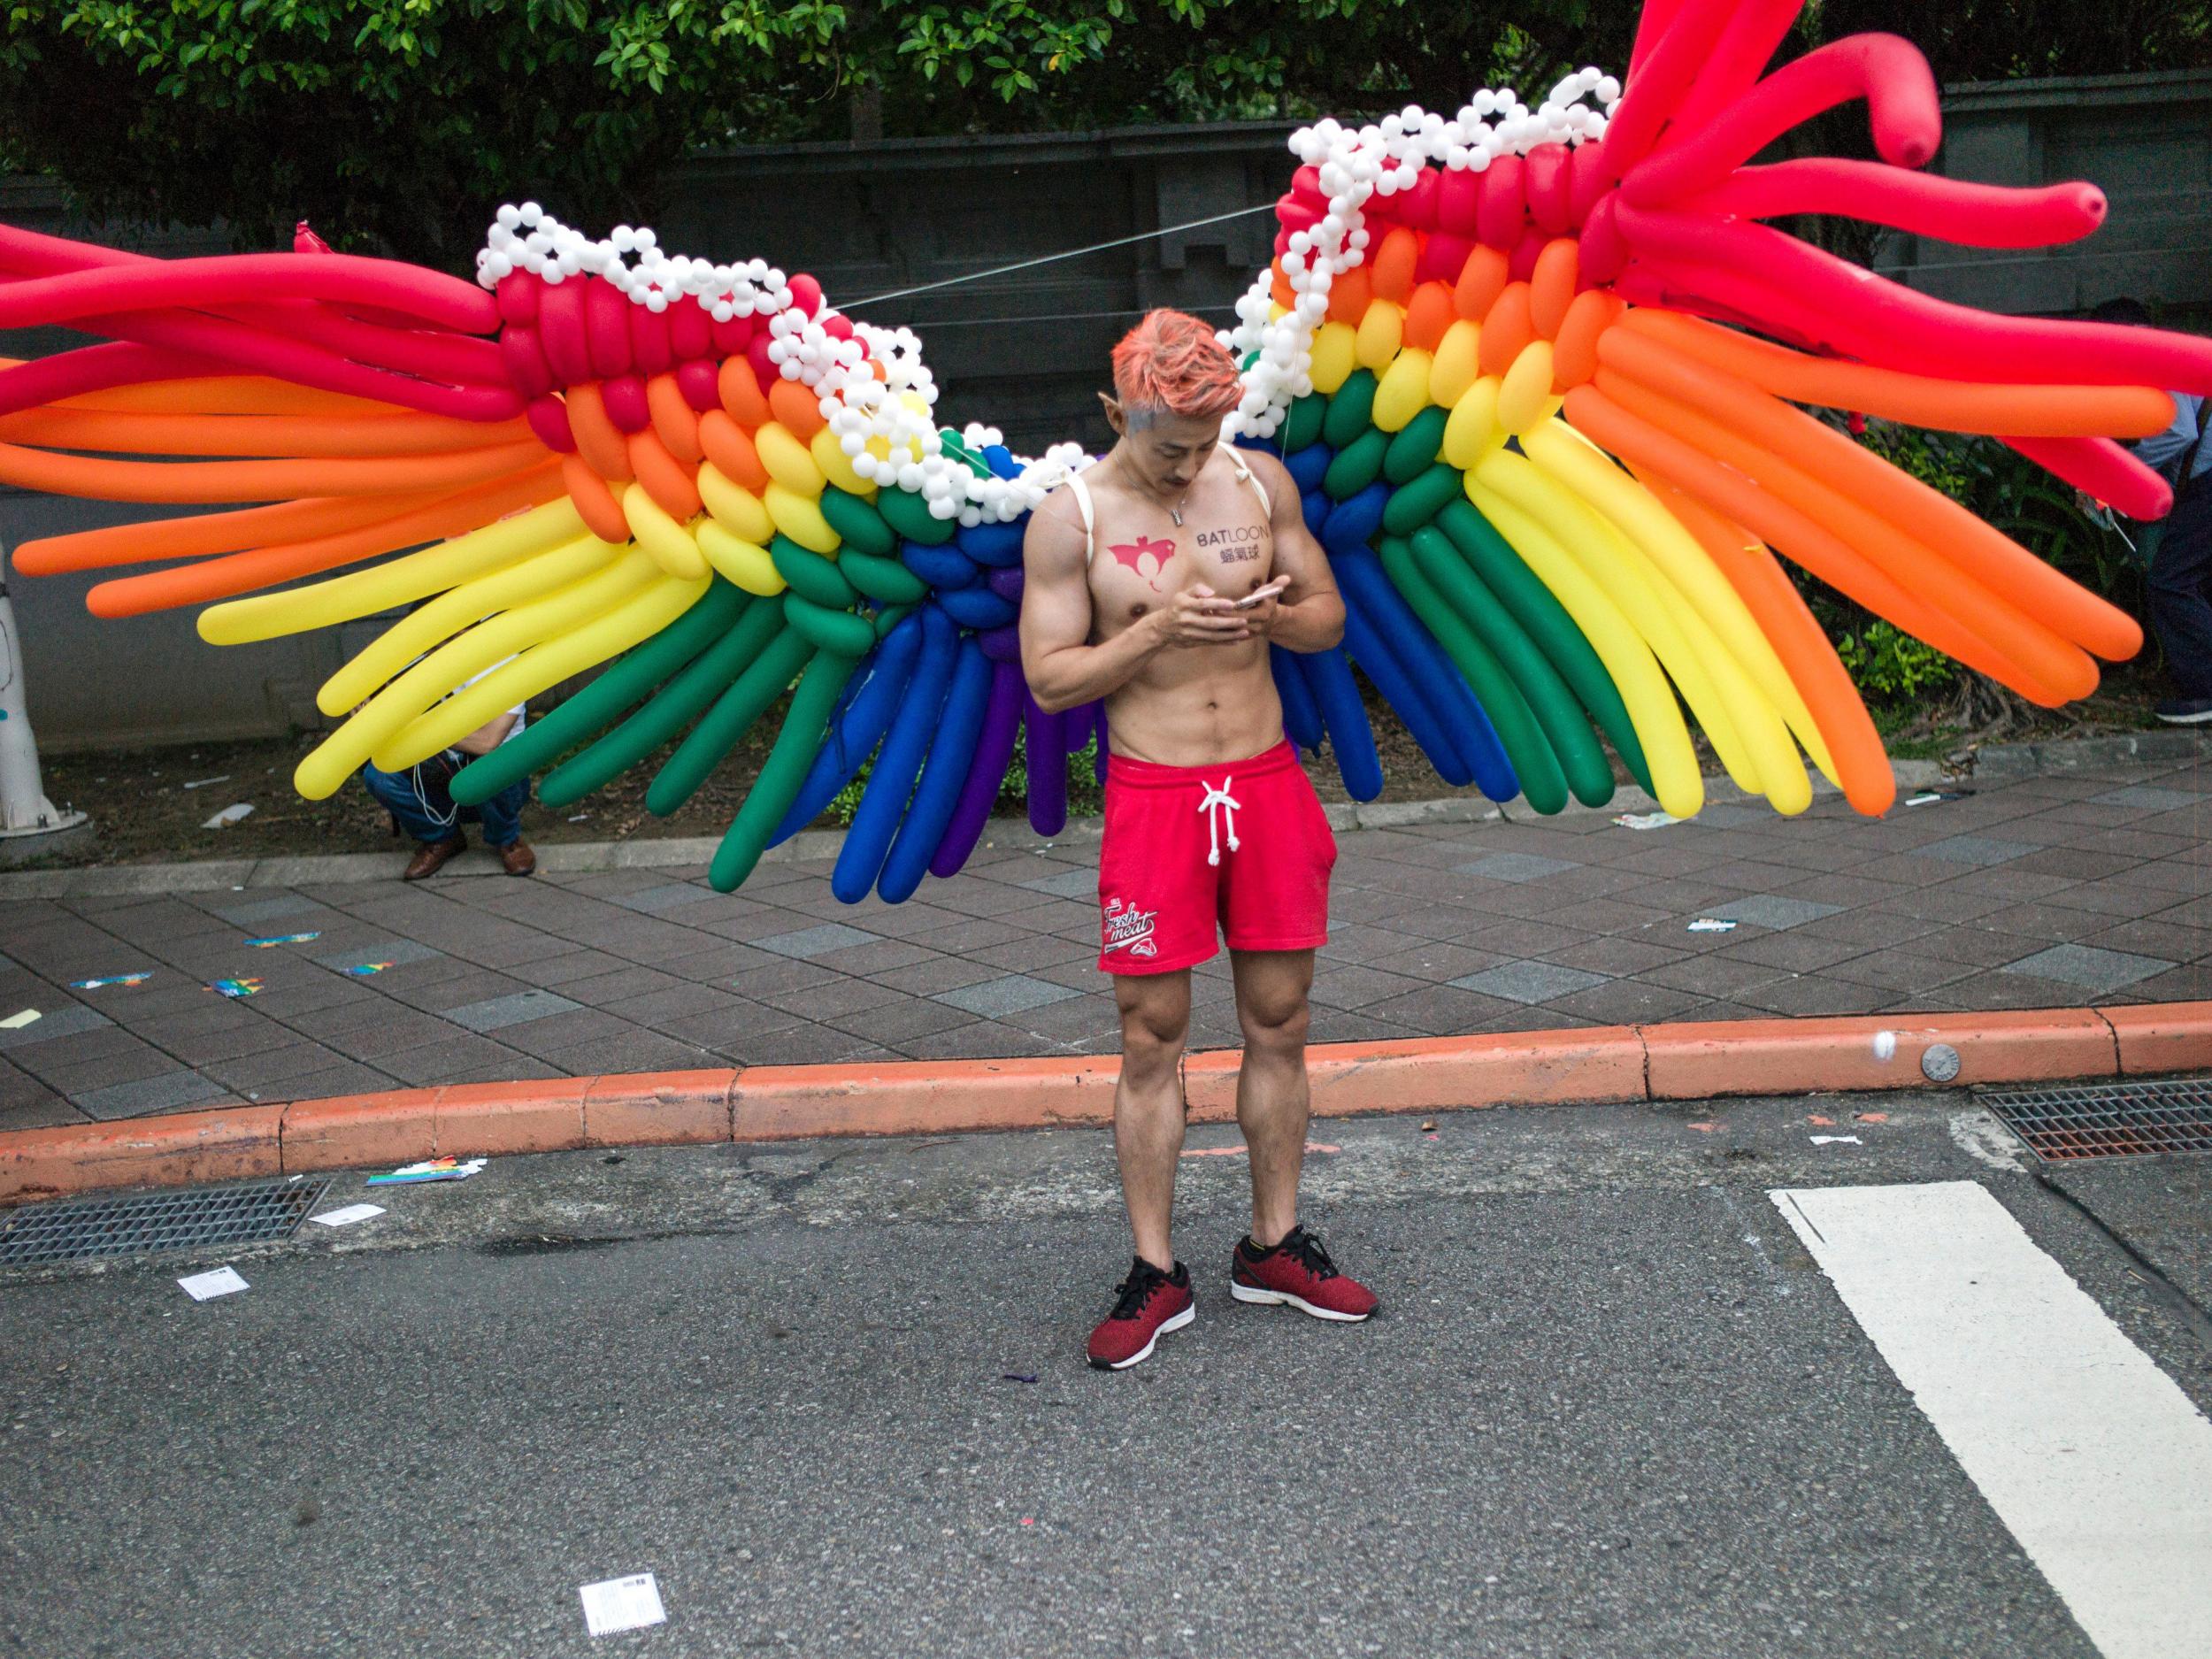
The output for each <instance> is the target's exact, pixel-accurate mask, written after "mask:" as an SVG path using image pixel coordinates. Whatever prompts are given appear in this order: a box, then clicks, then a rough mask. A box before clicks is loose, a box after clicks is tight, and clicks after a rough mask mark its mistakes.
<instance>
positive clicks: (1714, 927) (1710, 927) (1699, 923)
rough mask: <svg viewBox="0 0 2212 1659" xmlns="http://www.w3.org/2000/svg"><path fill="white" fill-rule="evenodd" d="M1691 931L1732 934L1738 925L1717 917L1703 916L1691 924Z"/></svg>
mask: <svg viewBox="0 0 2212 1659" xmlns="http://www.w3.org/2000/svg"><path fill="white" fill-rule="evenodd" d="M1689 931H1690V932H1691V933H1734V932H1735V931H1736V924H1735V923H1733V922H1724V921H1723V920H1721V919H1720V918H1718V917H1717V916H1701V917H1699V918H1697V920H1695V921H1694V922H1692V923H1691V924H1690V927H1689Z"/></svg>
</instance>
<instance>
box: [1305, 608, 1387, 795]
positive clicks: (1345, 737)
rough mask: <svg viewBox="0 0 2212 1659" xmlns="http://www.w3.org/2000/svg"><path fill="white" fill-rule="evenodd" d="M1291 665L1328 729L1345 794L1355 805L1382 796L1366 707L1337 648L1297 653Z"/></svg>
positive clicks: (1379, 761) (1379, 763) (1378, 762)
mask: <svg viewBox="0 0 2212 1659" xmlns="http://www.w3.org/2000/svg"><path fill="white" fill-rule="evenodd" d="M1290 660H1291V664H1292V665H1293V666H1294V668H1295V669H1296V670H1297V672H1299V673H1301V674H1302V675H1304V676H1305V680H1306V684H1307V686H1308V687H1310V689H1311V690H1312V692H1313V700H1314V703H1315V706H1316V707H1317V708H1318V709H1319V710H1320V711H1321V718H1322V719H1323V721H1324V722H1325V724H1326V725H1327V726H1328V729H1329V744H1330V747H1331V748H1333V749H1335V750H1336V769H1337V772H1338V773H1339V774H1340V776H1341V777H1342V778H1343V780H1344V788H1345V792H1346V793H1347V794H1348V795H1350V796H1351V797H1352V799H1353V800H1355V801H1372V800H1373V799H1374V798H1375V797H1376V796H1377V795H1380V794H1381V793H1382V786H1383V777H1382V757H1381V756H1380V755H1378V754H1377V753H1376V752H1375V728H1374V727H1373V726H1370V725H1368V723H1367V705H1366V704H1365V703H1362V702H1361V701H1360V695H1359V687H1358V686H1357V684H1356V683H1355V682H1354V680H1353V679H1352V665H1351V664H1349V663H1348V662H1347V661H1345V659H1344V650H1343V648H1342V647H1341V646H1331V647H1330V648H1329V649H1327V650H1325V651H1301V652H1298V653H1296V654H1294V656H1292V657H1291V659H1290Z"/></svg>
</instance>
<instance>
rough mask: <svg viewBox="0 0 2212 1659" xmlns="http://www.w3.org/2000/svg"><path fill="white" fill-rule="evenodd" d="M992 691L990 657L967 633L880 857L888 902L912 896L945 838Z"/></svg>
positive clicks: (879, 889)
mask: <svg viewBox="0 0 2212 1659" xmlns="http://www.w3.org/2000/svg"><path fill="white" fill-rule="evenodd" d="M990 695H991V659H990V658H989V657H986V656H984V654H983V648H982V647H981V646H979V645H978V644H977V643H976V642H975V641H974V640H973V639H972V638H971V639H968V640H965V641H962V643H961V647H960V663H959V665H958V666H957V667H956V668H955V669H954V670H953V675H952V691H951V693H950V695H948V696H947V697H946V698H945V711H944V714H943V716H942V717H941V718H940V719H939V720H938V722H937V741H935V742H933V743H932V744H931V745H930V746H929V760H928V763H927V764H926V765H924V766H923V768H922V781H921V782H920V784H918V786H917V787H915V790H914V800H913V803H912V804H911V805H910V806H909V807H908V808H907V809H906V822H905V823H903V824H902V825H900V826H899V833H898V839H897V840H895V841H893V842H892V843H891V852H890V856H887V858H885V860H884V861H883V876H882V879H880V880H879V881H878V882H877V883H876V891H877V892H878V893H880V894H881V895H883V896H884V898H885V899H886V900H887V901H888V902H891V903H893V904H896V903H899V902H901V901H902V900H905V899H910V898H912V897H913V896H914V889H915V888H917V887H920V886H921V885H922V877H923V875H924V874H925V873H926V872H927V871H928V869H929V861H930V859H931V858H932V857H933V856H935V854H936V851H937V843H938V842H939V841H942V840H943V839H944V834H945V826H946V825H947V824H948V823H949V822H950V821H951V819H952V810H953V808H954V807H955V806H956V805H958V804H959V801H960V788H961V786H962V785H963V784H964V783H966V782H967V780H968V764H969V763H970V762H971V761H972V760H973V759H974V758H975V746H976V741H977V739H978V738H979V737H980V736H981V735H982V731H983V705H984V703H986V702H987V700H988V699H989V697H990Z"/></svg>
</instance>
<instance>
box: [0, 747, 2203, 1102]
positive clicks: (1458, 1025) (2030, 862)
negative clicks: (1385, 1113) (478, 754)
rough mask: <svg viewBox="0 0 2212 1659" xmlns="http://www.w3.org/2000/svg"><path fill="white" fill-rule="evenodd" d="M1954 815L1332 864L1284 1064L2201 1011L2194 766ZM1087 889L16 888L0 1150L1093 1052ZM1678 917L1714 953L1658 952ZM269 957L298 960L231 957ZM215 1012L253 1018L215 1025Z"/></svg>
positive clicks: (776, 884) (1724, 824) (1219, 1037)
mask: <svg viewBox="0 0 2212 1659" xmlns="http://www.w3.org/2000/svg"><path fill="white" fill-rule="evenodd" d="M2129 749H2134V750H2135V751H2136V752H2134V753H2132V754H2130V753H2128V752H2126V751H2127V750H2129ZM1992 758H1996V757H1992ZM2070 762H2071V763H2078V764H2068V763H2070ZM2039 767H2050V768H2054V770H2037V768H2039ZM2007 773H2012V774H2016V775H2005V774H2007ZM1966 787H1967V788H1968V789H1969V790H1970V791H1971V793H1969V794H1965V795H1961V796H1959V797H1958V798H1953V799H1945V800H1940V801H1937V802H1934V803H1930V804H1927V805H1924V806H1919V807H1909V806H1906V805H1904V804H1902V803H1901V804H1900V805H1899V807H1898V808H1897V809H1896V810H1893V812H1892V814H1891V815H1890V817H1889V818H1887V819H1885V820H1881V821H1869V820H1866V819H1863V818H1858V817H1857V816H1856V815H1855V814H1854V813H1852V812H1851V811H1850V810H1849V809H1848V808H1847V806H1845V804H1844V803H1842V802H1841V801H1840V800H1839V798H1837V797H1835V796H1834V795H1824V797H1822V798H1821V799H1820V800H1819V801H1817V802H1816V804H1815V805H1814V807H1813V809H1812V810H1810V811H1809V812H1808V813H1806V814H1805V815H1804V816H1803V817H1802V818H1798V819H1795V820H1784V819H1781V818H1777V817H1776V816H1775V815H1774V814H1773V813H1772V812H1771V811H1770V810H1767V809H1765V808H1764V807H1763V806H1761V807H1753V806H1746V805H1736V804H1723V805H1717V806H1715V807H1712V808H1709V810H1708V811H1707V813H1706V814H1705V816H1704V817H1702V818H1700V819H1698V820H1697V821H1695V822H1694V823H1688V824H1671V825H1667V826H1663V827H1659V828H1654V829H1649V830H1635V829H1631V828H1627V827H1624V826H1619V825H1617V824H1615V823H1614V822H1613V815H1612V813H1611V812H1610V811H1609V812H1606V813H1583V814H1576V815H1571V816H1567V817H1563V818H1556V819H1548V820H1536V821H1529V820H1528V818H1526V817H1525V814H1524V813H1523V812H1522V811H1521V810H1520V809H1518V808H1515V809H1511V810H1509V812H1508V813H1506V814H1504V815H1501V816H1494V817H1491V818H1481V819H1478V820H1475V821H1465V820H1464V819H1463V820H1462V821H1455V822H1449V821H1436V822H1406V823H1403V824H1401V825H1399V826H1396V827H1388V828H1381V827H1378V828H1364V829H1354V830H1350V831H1347V832H1343V833H1340V837H1339V841H1340V848H1341V858H1340V863H1339V865H1338V869H1337V881H1336V895H1335V906H1334V909H1335V920H1336V932H1335V936H1334V938H1333V941H1332V942H1331V943H1330V945H1329V947H1328V948H1327V949H1326V950H1325V951H1324V953H1323V960H1322V964H1321V971H1320V972H1319V973H1318V975H1317V979H1316V981H1315V987H1314V1000H1315V1004H1316V1008H1315V1018H1314V1025H1313V1037H1314V1040H1315V1041H1359V1040H1364V1039H1383V1038H1393V1037H1400V1036H1416V1035H1443V1034H1458V1033H1483V1032H1494V1031H1511V1030H1525V1029H1539V1028H1548V1029H1558V1028H1571V1027H1575V1026H1580V1025H1628V1024H1637V1025H1642V1024H1649V1023H1651V1022H1655V1021H1674V1020H1722V1019H1734V1018H1767V1017H1771V1016H1774V1015H1778V1014H1780V1015H1793V1014H1847V1013H1887V1012H1893V1011H1894V1012H1907V1011H1912V1012H1921V1011H1928V1012H1937V1011H1962V1010H1964V1011H1970V1010H1984V1009H1995V1008H2025V1007H2042V1006H2063V1005H2072V1004H2079V1003H2085V1002H2098V1003H2106V1004H2109V1003H2114V1002H2129V1001H2146V1002H2170V1001H2184V1000H2198V999H2203V998H2206V997H2208V996H2212V972H2207V959H2208V957H2212V850H2208V848H2207V845H2206V841H2205V832H2206V830H2207V828H2208V826H2212V811H2208V806H2212V776H2208V775H2207V774H2206V773H2205V772H2204V771H2203V768H2202V762H2201V761H2200V758H2198V757H2197V756H2196V751H2195V748H2194V746H2193V745H2185V746H2183V745H2175V744H2172V743H2170V742H2144V743H2141V744H2135V743H2131V742H2129V741H2107V742H2104V743H2102V744H2097V745H2082V746H2080V747H2079V748H2078V749H2076V750H2074V751H2073V752H2071V753H2070V754H2063V755H2053V754H2051V753H2049V752H2045V753H2042V754H2036V753H2032V752H2026V753H2018V754H2016V755H2015V756H2014V757H2012V758H2011V759H2010V760H2009V761H2008V762H2005V763H2003V764H1996V765H1992V764H1988V763H1987V762H1985V775H1984V776H1983V777H1982V779H1981V780H1979V781H1978V783H1975V784H1970V785H1969V786H1966ZM1631 810H1633V809H1631ZM1406 816H1412V815H1406ZM802 850H810V849H802ZM1093 859H1094V849H1093V848H1091V847H1090V846H1087V845H1085V844H1082V842H1081V841H1080V840H1079V839H1077V838H1070V839H1064V841H1062V842H1061V843H1060V844H1058V845H1056V846H1040V847H1033V848H1031V847H1001V848H995V849H987V850H985V851H983V852H981V853H979V855H978V856H977V858H976V859H975V860H974V861H973V862H972V864H971V865H970V866H969V869H968V871H967V872H964V874H963V875H962V876H960V877H958V878H956V879H953V880H951V881H944V882H932V883H930V884H929V885H928V886H926V887H925V888H924V889H923V892H922V894H921V895H919V897H918V898H917V899H916V900H914V901H912V902H908V903H906V904H902V905H886V904H883V903H880V902H869V903H866V904H863V905H859V906H854V907H847V906H842V905H840V904H838V903H837V902H835V901H834V900H833V898H832V897H831V896H830V894H829V890H828V883H827V879H826V878H827V874H828V869H829V865H828V861H827V860H826V859H825V858H822V857H819V856H816V857H809V858H798V859H794V860H791V861H787V862H784V863H780V864H770V865H764V867H763V868H762V869H761V870H760V871H759V872H757V874H756V875H755V876H754V878H753V879H752V880H751V881H749V883H748V884H747V886H746V887H745V888H744V890H743V891H742V892H741V893H739V894H736V895H719V894H716V893H714V892H713V891H712V890H710V888H709V887H707V886H706V885H705V877H704V865H703V855H702V862H701V863H699V864H691V865H677V866H673V867H665V868H657V869H654V868H622V869H613V870H601V871H592V872H562V871H558V870H554V871H549V872H547V873H545V874H543V875H541V877H539V878H538V879H534V880H530V881H511V880H505V879H461V878H450V879H436V880H434V881H432V882H429V883H426V884H423V885H420V886H416V887H408V886H403V884H401V883H400V882H399V881H397V880H396V879H380V880H373V881H360V880H326V881H321V882H308V883H303V884H300V885H295V886H288V887H274V886H264V885H251V886H250V885H248V883H247V880H246V879H245V878H246V872H242V871H239V870H234V869H232V868H230V867H227V866H208V867H206V872H207V873H206V879H208V880H209V882H210V884H211V885H210V886H208V887H204V888H193V887H184V886H176V885H175V884H178V883H182V882H186V881H189V880H191V879H194V878H193V877H192V876H190V875H189V874H180V873H177V872H173V871H172V872H165V873H164V874H163V875H161V876H159V877H157V878H156V879H153V880H151V881H150V882H149V883H148V884H147V885H150V886H153V885H158V886H161V887H172V886H174V888H175V890H169V891H156V892H152V893H146V892H141V893H126V894H108V895H88V894H83V893H80V894H78V895H74V896H72V895H70V893H69V892H68V890H67V889H68V887H70V885H71V884H70V883H68V882H66V881H63V880H56V879H52V878H36V879H38V880H42V881H44V882H45V883H46V885H47V886H48V887H49V888H50V889H52V890H56V891H57V893H58V895H57V896H50V897H35V898H8V899H0V953H4V954H0V1020H4V1019H5V1018H8V1017H9V1016H11V1015H13V1014H15V1013H17V1012H18V1011H19V1010H26V1009H36V1010H39V1011H40V1013H41V1016H42V1017H41V1018H39V1019H38V1020H36V1021H35V1022H33V1023H31V1024H29V1025H24V1026H22V1027H20V1028H17V1029H12V1030H0V1130H5V1129H19V1128H29V1127H35V1126H42V1125H55V1124H65V1123H73V1122H81V1121H86V1120H102V1119H111V1118H130V1117H136V1116H141V1115H143V1114H146V1113H150V1112H158V1111H170V1110H177V1109H179V1108H183V1107H192V1106H201V1105H219V1104H226V1103H231V1102H241V1101H276V1100H288V1099H304V1098H312V1097H318V1096H326V1095H334V1094H355V1093H363V1092H370V1091H376V1090H383V1089H389V1088H393V1087H411V1086H422V1085H428V1084H434V1083H446V1082H466V1081H491V1080H500V1081H503V1080H509V1079H525V1078H545V1077H560V1076H572V1075H588V1074H594V1073H603V1072H622V1071H666V1070H680V1069H686V1068H694V1067H714V1066H726V1065H729V1064H739V1065H757V1064H792V1063H818V1062H840V1061H847V1062H849V1061H868V1060H881V1059H888V1058H896V1057H909V1058H921V1059H932V1058H943V1057H948V1056H960V1057H967V1058H987V1057H998V1056H1018V1055H1052V1054H1059V1055H1083V1054H1092V1053H1100V1052H1111V1051H1112V1050H1113V1049H1114V1048H1116V1047H1117V1046H1118V1034H1117V1029H1116V1022H1115V1018H1114V1010H1113V1003H1112V999H1111V996H1110V994H1109V987H1108V986H1107V983H1106V981H1105V980H1104V979H1102V977H1101V976H1100V975H1099V973H1098V972H1097V971H1096V968H1095V966H1094V962H1095V956H1096V949H1097V946H1096V937H1097V933H1096V930H1097V921H1096V910H1095V903H1094V900H1093V898H1092V895H1093V892H1094V875H1093ZM394 866H395V868H396V860H395V861H394ZM118 873H119V872H85V874H86V875H87V876H88V877H102V876H113V875H116V874H118ZM31 879H33V878H15V879H12V880H13V882H14V883H16V884H18V885H14V886H12V887H0V891H16V892H20V891H23V890H24V888H23V887H22V886H21V885H19V884H21V883H23V882H25V881H27V880H31ZM84 885H87V886H97V885H99V883H98V882H97V881H87V882H86V883H84ZM1699 918H1717V919H1733V920H1734V921H1735V922H1736V924H1737V926H1735V927H1734V928H1732V929H1731V930H1727V931H1712V932H1707V931H1700V932H1692V931H1690V924H1691V923H1692V922H1693V921H1695V920H1698V919H1699ZM294 934H313V935H315V937H313V938H312V939H309V940H304V941H299V942H290V943H278V944H271V945H266V946H261V947H257V946H255V945H254V944H252V943H250V941H254V940H260V939H268V938H271V937H282V936H286V935H294ZM373 964H386V965H382V966H380V967H376V968H375V970H374V971H373V972H356V971H357V970H362V969H365V968H369V967H372V966H373ZM139 972H150V977H149V978H148V979H145V980H143V981H142V983H139V984H136V985H111V986H106V987H98V988H92V989H72V988H70V987H71V982H72V981H74V980H80V979H93V978H101V977H108V976H114V975H122V974H131V973H139ZM222 980H252V981H257V984H258V987H259V988H258V989H257V991H256V992H255V994H253V995H250V996H247V997H242V998H237V999H232V998H227V997H224V996H221V995H217V994H216V993H215V992H213V991H212V990H211V989H210V988H209V987H210V986H211V985H213V984H214V983H216V982H217V981H222ZM1192 1041H1193V1045H1194V1047H1195V1048H1221V1047H1232V1046H1234V1045H1235V1044H1236V1043H1237V1042H1238V1041H1239V1038H1238V1034H1237V1032H1236V1027H1235V1018H1234V1013H1233V1006H1232V1002H1231V996H1230V987H1229V982H1228V975H1227V964H1226V961H1225V959H1217V961H1215V962H1214V963H1211V964H1208V965H1207V966H1206V967H1205V968H1204V969H1202V970H1201V979H1200V982H1199V989H1198V994H1197V1006H1196V1010H1195V1013H1194V1022H1193V1032H1192Z"/></svg>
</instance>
